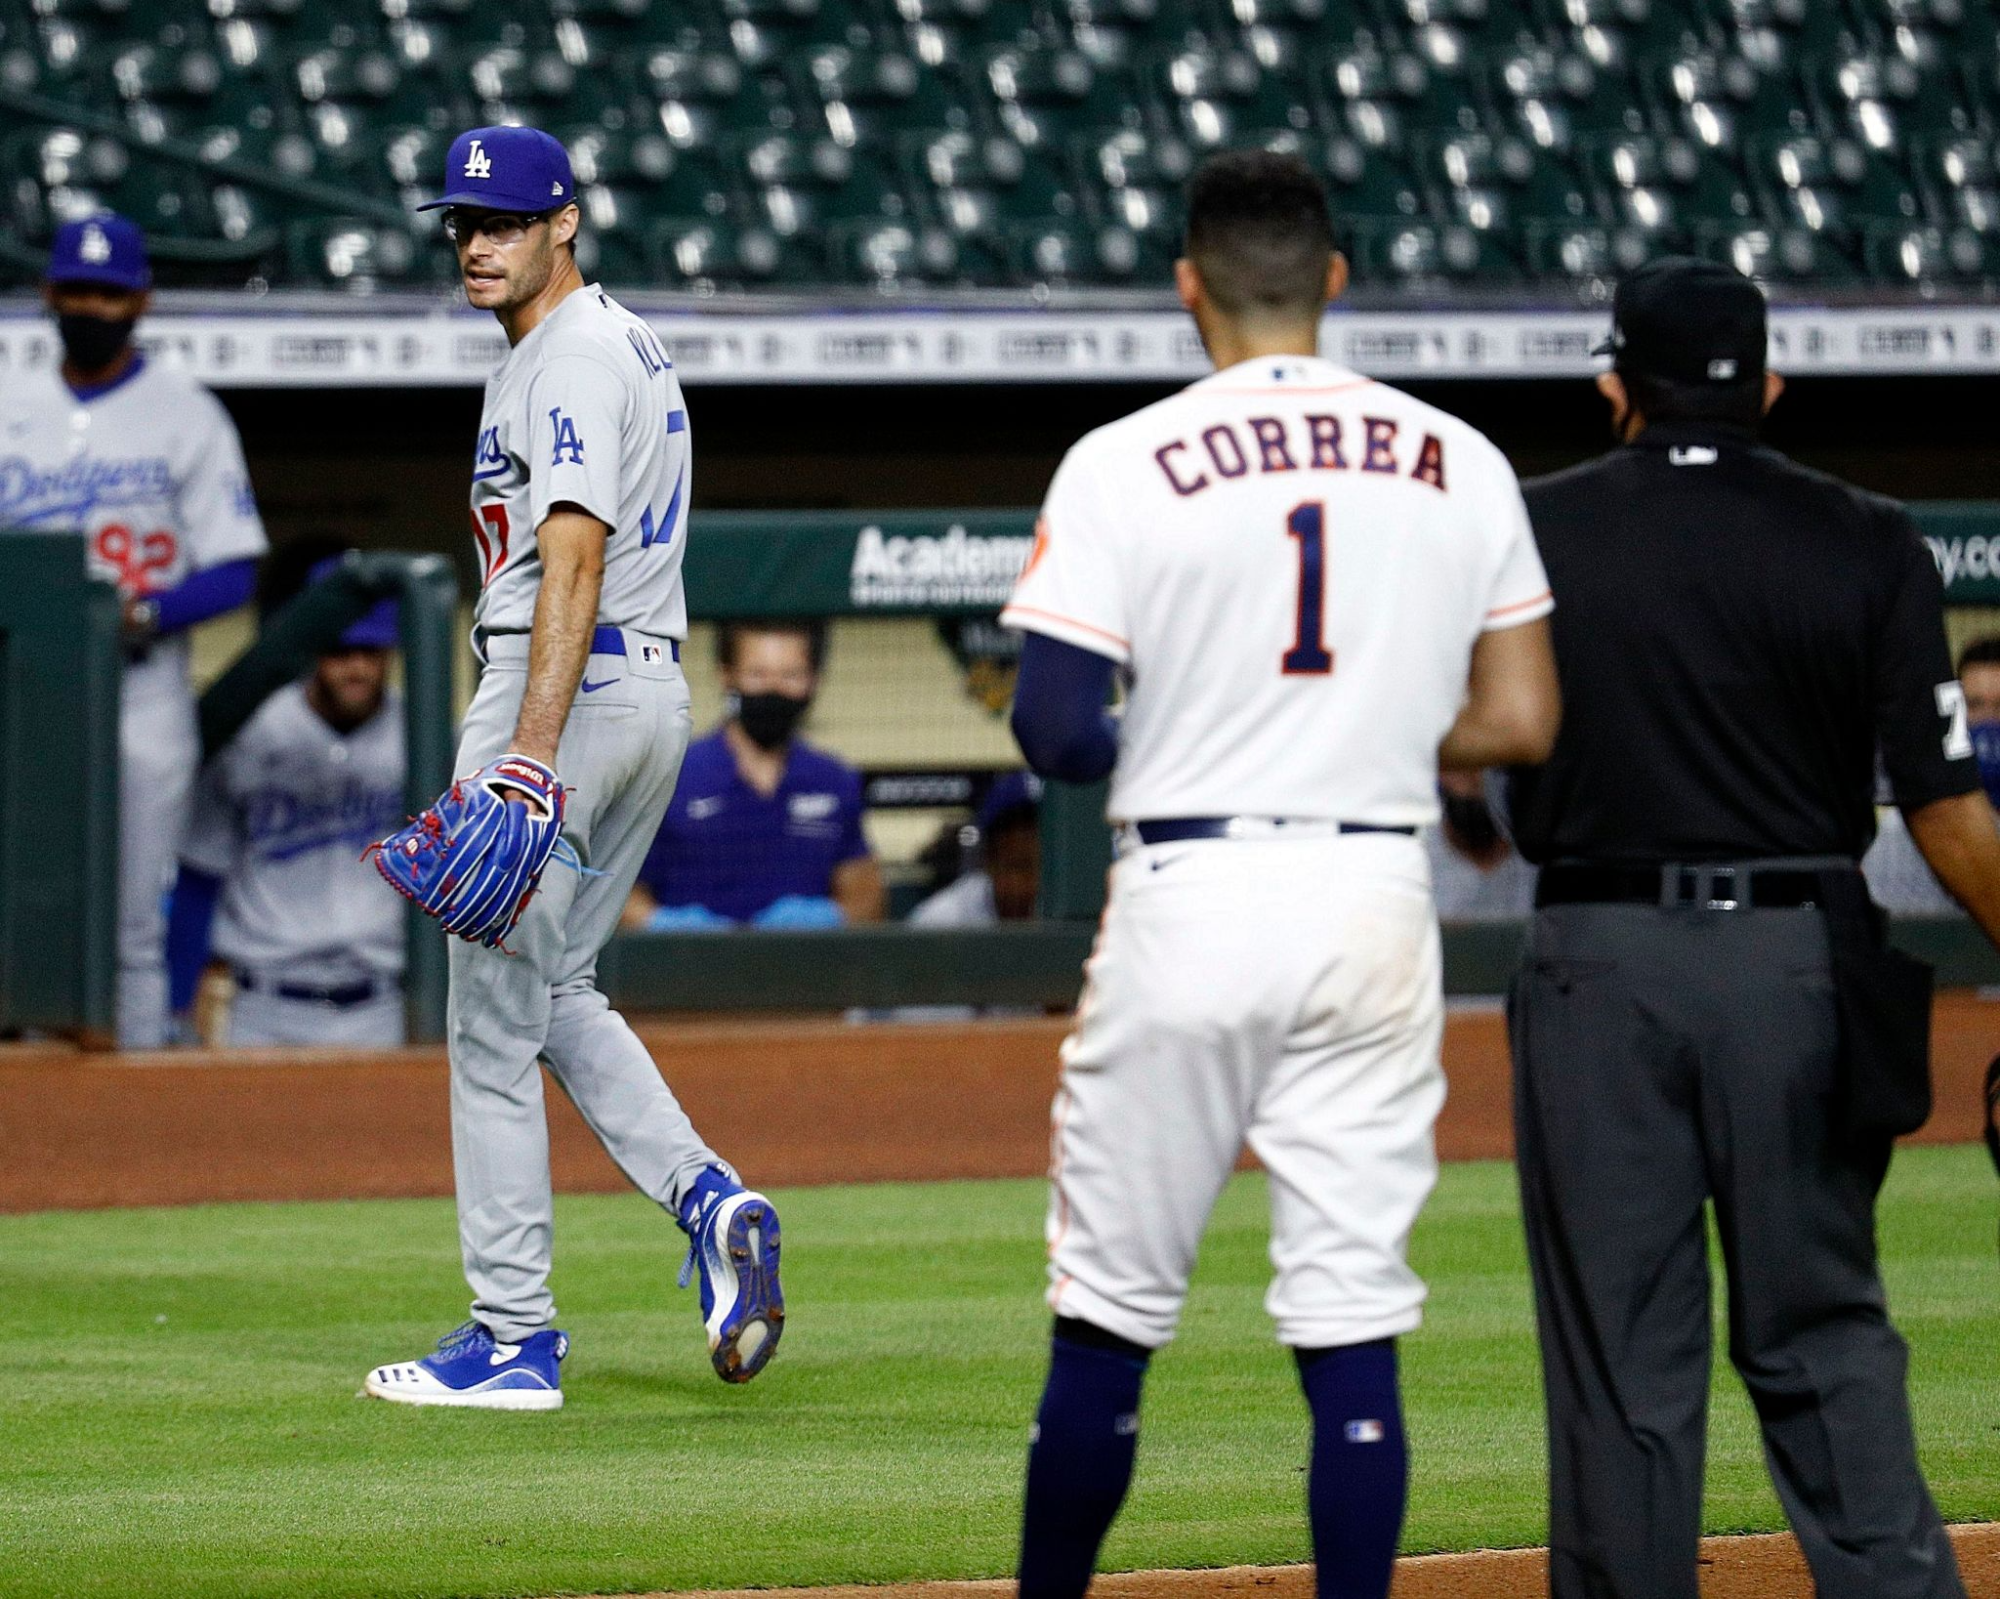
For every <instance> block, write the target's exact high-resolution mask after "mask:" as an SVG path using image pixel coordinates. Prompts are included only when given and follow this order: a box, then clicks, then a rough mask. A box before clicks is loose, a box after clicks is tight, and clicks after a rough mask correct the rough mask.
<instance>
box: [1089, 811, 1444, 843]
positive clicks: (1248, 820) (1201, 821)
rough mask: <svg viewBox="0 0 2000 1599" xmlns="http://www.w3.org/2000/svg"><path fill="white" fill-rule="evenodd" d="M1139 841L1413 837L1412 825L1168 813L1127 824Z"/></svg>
mask: <svg viewBox="0 0 2000 1599" xmlns="http://www.w3.org/2000/svg"><path fill="white" fill-rule="evenodd" d="M1128 825H1129V826H1130V828H1131V830H1132V831H1133V832H1134V833H1136V834H1137V835H1138V838H1139V842H1140V843H1141V844H1185V843H1186V842H1187V841H1188V840H1189V839H1196V838H1239V839H1241V838H1327V837H1332V836H1335V835H1339V834H1347V833H1396V834H1400V835H1401V836H1402V837H1404V838H1413V837H1415V836H1416V831H1417V830H1416V829H1415V828H1414V827H1399V826H1389V825H1384V824H1382V823H1379V822H1337V821H1332V820H1330V819H1328V818H1325V817H1318V816H1170V817H1165V818H1162V819H1159V820H1155V821H1146V822H1132V823H1129V824H1128Z"/></svg>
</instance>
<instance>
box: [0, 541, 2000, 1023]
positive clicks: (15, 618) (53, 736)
mask: <svg viewBox="0 0 2000 1599" xmlns="http://www.w3.org/2000/svg"><path fill="white" fill-rule="evenodd" d="M1913 510H1914V511H1915V513H1916V514H1917V517H1918V520H1919V523H1920V525H1921V527H1922V528H1923V531H1924V534H1925V536H1926V538H1927V539H1928V540H1929V541H1930V543H1931V545H1932V549H1933V552H1934V553H1935V555H1936V557H1937V559H1938V563H1939V567H1940V570H1941V572H1942V573H1943V574H1944V577H1945V580H1946V593H1947V599H1948V602H1949V603H1950V604H1951V605H1952V606H1953V607H1954V608H1955V612H1956V614H1955V615H1954V618H1953V623H1954V625H1953V643H1954V647H1955V648H1956V647H1957V646H1959V645H1961V644H1962V643H1963V636H1964V635H1966V634H1967V633H1969V632H1971V631H1974V630H1977V629H1980V628H1982V627H1983V626H1984V624H1985V622H1986V620H1987V619H1985V618H1980V617H1978V616H1977V615H1976V614H1974V613H1975V611H1976V609H1978V608H1984V607H1989V606H1994V605H1996V604H2000V505H1995V504H1983V503H1972V502H1931V503H1928V504H1919V505H1917V506H1914V507H1913ZM1032 526H1033V513H1032V512H1029V511H967V512H959V511H932V512H907V511H906V512H894V513H881V514H870V513H867V512H811V513H788V514H785V515H783V516H779V515H775V514H763V513H750V512H712V513H708V514H707V515H704V516H699V517H697V519H696V521H695V524H694V529H693V536H692V538H691V541H690V544H689V550H688V559H687V581H688V592H689V594H690V596H691V600H692V604H693V607H694V614H695V616H696V618H697V619H698V621H700V622H703V623H715V622H724V621H729V620H737V619H748V618H768V617H796V618H819V619H850V620H851V619H859V618H876V619H884V620H897V621H901V622H904V623H909V624H917V625H919V626H929V627H933V628H935V629H936V633H937V637H938V638H939V639H940V640H944V641H947V642H948V646H949V648H950V649H951V650H952V651H953V653H954V654H956V655H957V656H958V658H959V664H960V666H961V667H963V668H964V670H965V690H964V693H965V697H966V698H967V699H968V700H969V701H978V702H979V703H978V704H977V706H976V708H974V709H972V710H967V708H966V707H965V706H959V707H957V708H956V709H948V710H946V711H944V712H942V713H941V714H942V715H943V716H944V718H945V721H946V724H948V725H949V727H950V728H952V729H954V730H955V731H953V732H952V733H951V735H950V737H949V738H948V739H947V740H946V742H947V743H949V744H950V746H951V748H950V750H949V751H948V753H949V754H950V755H951V756H952V757H953V759H954V760H955V761H956V763H957V766H956V769H955V770H932V769H912V770H908V771H902V772H897V773H892V774H891V775H890V776H889V777H888V778H887V779H886V780H885V781H884V783H883V784H881V785H879V786H880V787H881V790H882V792H884V793H885V794H886V793H890V792H892V791H900V792H905V793H916V794H920V795H921V794H926V793H928V794H930V795H931V796H932V797H933V798H937V797H942V798H943V799H944V800H946V801H947V803H949V802H950V801H951V800H952V797H953V795H954V794H955V793H957V792H958V790H957V789H955V788H954V786H953V785H954V784H956V785H958V787H959V788H960V789H962V788H963V786H964V784H965V783H966V782H967V780H968V772H967V768H975V769H976V768H980V767H985V768H988V769H999V768H1004V767H1007V766H1012V765H1017V764H1018V756H1017V755H1015V753H1014V752H1013V749H1012V745H1011V741H1010V740H1009V739H1008V737H1007V734H1006V728H1005V719H1004V708H1005V700H1006V690H1007V688H1008V686H1009V680H1008V678H1007V676H1006V673H1005V671H1004V667H1003V664H1002V663H1004V657H1005V646H1004V641H1001V640H996V639H995V638H994V637H993V636H992V635H994V634H996V633H997V632H998V630H997V629H996V628H994V627H993V625H992V623H993V618H994V617H995V615H996V614H997V612H998V611H999V609H1000V606H1001V605H1002V604H1003V603H1004V601H1005V599H1006V596H1007V593H1008V591H1009V590H1010V589H1011V587H1012V584H1013V580H1014V577H1015V574H1016V573H1017V572H1018V570H1019V568H1020V565H1021V563H1022V562H1023V561H1024V560H1025V559H1026V556H1027V552H1028V549H1029V546H1030V543H1031V539H1032ZM389 594H395V595H397V596H398V597H399V598H400V599H401V601H402V653H403V690H404V696H405V708H406V715H407V718H408V727H407V731H408V738H409V751H410V770H409V782H408V803H409V808H410V809H411V811H412V812H414V811H416V810H418V809H421V808H422V807H423V806H424V805H426V804H428V803H429V801H430V800H431V799H432V798H433V797H434V796H435V795H436V794H437V793H438V792H439V791H440V790H441V789H442V788H443V787H444V785H445V784H446V783H447V782H448V781H449V780H450V777H451V775H452V773H451V757H452V748H453V741H454V737H455V730H456V719H457V712H458V711H459V710H461V709H462V708H463V705H464V703H465V700H466V698H467V697H468V696H469V690H470V685H469V681H461V679H466V678H467V677H468V673H469V658H468V657H467V656H466V654H465V651H464V641H463V639H462V638H461V637H460V636H459V634H460V633H461V632H462V623H463V606H462V603H461V595H460V592H459V585H458V583H457V581H456V579H455V577H454V574H453V572H452V569H451V566H450V563H448V562H447V561H445V560H443V559H442V558H440V557H437V556H430V555H425V556H409V555H397V554H391V553H381V552H371V553H367V554H356V555H352V556H350V557H349V558H348V561H347V563H346V564H345V566H344V567H343V568H342V569H341V570H340V571H339V573H338V574H337V575H336V577H335V579H334V580H333V581H331V582H329V583H325V584H321V585H319V586H318V587H316V588H314V589H312V590H309V591H308V592H307V593H305V594H303V595H301V596H300V597H299V598H298V599H297V600H295V601H294V602H293V603H292V604H291V605H290V606H288V607H287V608H286V609H285V610H283V611H281V612H279V613H278V614H277V615H276V616H274V617H273V618H271V619H270V621H269V622H268V624H267V625H266V626H265V627H264V629H263V631H262V633H261V634H260V635H258V637H257V639H256V641H255V642H254V644H252V645H251V647H250V648H249V649H247V650H246V651H244V652H243V653H242V654H241V656H240V657H239V658H238V659H237V660H236V661H235V662H234V664H233V665H231V666H230V667H229V669H228V670H227V671H225V672H224V673H223V674H222V675H221V676H220V677H219V678H218V679H217V680H216V681H215V682H214V683H213V684H212V685H211V686H210V687H209V688H208V690H207V691H206V693H205V694H204V695H203V698H202V701H201V723H202V739H203V748H204V750H205V751H211V752H212V751H213V750H215V749H219V748H220V747H221V746H222V745H223V744H225V743H226V742H227V741H228V739H229V737H230V736H231V735H232V734H233V733H234V732H235V730H236V729H237V728H239V727H240V726H242V724H243V723H244V721H246V720H247V719H248V718H249V716H250V715H251V714H252V712H254V711H255V709H256V707H257V706H258V705H259V704H261V703H262V702H263V699H264V698H265V697H266V696H267V695H268V694H270V693H271V692H272V691H273V690H275V689H276V688H278V687H279V686H281V685H282V684H284V683H286V682H288V681H290V680H291V679H293V678H294V677H296V676H297V675H299V674H300V673H301V672H302V671H304V670H305V669H306V668H307V667H308V665H309V664H310V662H311V660H312V658H313V656H314V655H315V654H316V653H317V651H318V649H319V648H320V646H321V645H322V644H323V643H325V642H326V641H329V640H331V639H332V638H334V637H335V636H337V635H338V634H339V632H340V631H341V630H342V629H343V628H344V627H346V626H347V625H348V624H349V623H350V622H351V621H352V620H353V619H354V618H355V617H357V616H358V615H360V614H361V612H362V611H363V610H365V609H366V608H367V607H368V606H369V605H371V604H372V603H374V601H375V600H377V599H379V598H381V597H383V596H385V595H389ZM982 652H983V653H982ZM691 656H692V652H691ZM975 657H977V658H975ZM119 661H120V657H119V645H118V606H117V603H116V597H115V594H114V593H113V591H112V590H111V589H110V588H109V587H108V586H106V585H104V584H101V583H96V582H93V581H91V580H89V578H88V576H87V573H86V568H85V560H84V549H83V543H82V540H81V539H80V538H79V537H77V536H74V535H62V534H48V533H34V534H8V535H7V536H5V537H0V1029H35V1030H38V1031H44V1032H51V1033H59V1034H66V1035H72V1036H75V1037H78V1038H81V1039H83V1040H85V1041H86V1042H99V1041H103V1040H105V1039H108V1038H109V1036H110V1032H111V1026H110V1023H111V1016H112V996H113V987H114V975H115V971H114V962H115V951H114V931H115V919H116V918H115V906H116V898H117V859H116V855H117V838H118V813H117V784H116V783H115V781H113V780H111V778H110V776H109V774H110V773H112V772H114V771H115V770H116V765H117V746H118V671H119ZM691 675H692V673H691ZM863 687H864V689H866V688H867V687H869V685H863ZM875 689H876V692H875V696H874V698H875V700H876V701H878V702H879V703H868V715H869V716H870V717H872V718H874V719H876V720H878V721H879V722H880V723H882V724H883V725H884V726H885V727H891V728H893V726H894V725H895V723H896V722H897V720H898V719H899V717H904V716H906V715H907V714H908V713H907V709H906V707H905V706H904V705H902V704H901V703H900V701H899V700H898V698H897V695H896V694H895V692H893V687H892V686H891V685H889V684H886V683H884V684H878V685H875ZM859 698H860V699H861V700H862V701H863V703H867V697H866V695H865V694H863V695H862V696H859ZM853 736H854V737H855V738H857V739H859V740H860V741H862V742H863V743H865V742H866V740H867V734H866V731H865V729H864V730H862V731H860V732H857V733H854V734H853ZM842 753H846V751H845V750H842ZM971 775H972V777H973V778H974V779H976V776H977V773H976V770H975V771H974V772H973V773H972V774H971ZM1103 803H1104V797H1103V792H1102V790H1101V788H1071V787H1067V786H1065V785H1061V784H1051V785H1050V786H1049V790H1048V793H1047V795H1046V796H1045V798H1044V801H1043V805H1042V868H1041V871H1042V876H1041V896H1040V905H1039V916H1038V918H1037V919H1036V920H1035V921H1032V922H1028V923H1016V924H1011V925H1007V924H1003V925H996V926H992V927H984V928H970V929H957V930H933V929H923V928H915V927H908V926H904V925H900V924H897V923H889V924H885V925H881V926H873V927H856V928H849V929H842V930H839V931H832V932H775V931H760V930H750V929H740V930H736V931H733V932H730V933H727V934H722V935H716V934H712V933H696V934H688V933H641V934H625V935H621V936H620V937H618V938H616V939H614V940H613V942H612V943H611V945H610V946H609V947H608V948H607V949H606V951H605V953H604V956H603V958H602V960H601V961H600V964H599V972H600V979H601V981H602V984H603V986H604V987H605V989H606V991H607V992H608V993H609V994H610V996H611V998H612V1001H613V1003H614V1004H616V1005H618V1006H619V1007H621V1008H623V1009H627V1010H631V1011H641V1012H643V1011H701V1012H710V1013H713V1012H719V1011H756V1012H771V1011H788V1010H789V1011H819V1012H826V1011H842V1010H848V1009H862V1010H887V1009H891V1008H894V1007H902V1006H935V1005H958V1006H977V1007H1000V1008H1009V1009H1024V1010H1041V1009H1051V1008H1056V1009H1059V1008H1066V1007H1067V1006H1069V1005H1070V1004H1072V1003H1073V1002H1074V1000H1075V998H1076V994H1077V990H1078V986H1079V983H1080V972H1081V967H1082V963H1083V960H1084V958H1085V956H1086V955H1087V954H1088V952H1089V948H1090V943H1091V939H1092V936H1093V934H1094V931H1095V924H1096V920H1097V916H1098V912H1099V910H1100V908H1101V905H1102V901H1103V883H1104V870H1105V867H1106V865H1107V864H1108V861H1109V858H1110V838H1109V834H1108V832H1107V830H1106V828H1105V826H1104V823H1103ZM409 936H410V965H409V976H408V982H407V995H408V1005H409V1020H410V1036H411V1039H412V1040H413V1041H435V1040H437V1039H439V1038H441V1037H442V1035H443V1021H444V947H443V943H442V940H441V938H440V937H439V935H438V934H437V932H436V930H435V928H434V927H432V926H431V924H430V923H429V922H428V921H426V920H424V919H423V918H422V917H421V916H420V915H419V914H418V913H417V912H415V911H414V910H412V911H411V912H410V913H409ZM1896 939H1897V942H1898V943H1899V944H1901V945H1902V946H1903V947H1905V948H1906V949H1908V950H1909V951H1910V952H1911V953H1913V954H1916V955H1918V956H1920V957H1921V958H1923V959H1925V960H1927V961H1930V962H1931V963H1932V964H1933V965H1935V966H1936V967H1937V970H1938V981H1939V983H1940V985H1941V986H1943V987H1948V988H1950V987H1974V986H1980V985H1986V984H1993V983H2000V957H1996V955H1995V954H1994V953H1993V951H1992V950H1991V949H1990V948H1989V947H1988V946H1987V944H1986V942H1985V940H1984V939H1983V938H1982V937H1980V935H1979V934H1978V932H1977V931H1976V929H1974V928H1973V927H1972V926H1971V924H1970V923H1969V922H1967V921H1966V920H1964V919H1963V918H1957V917H1944V918H1935V919H1909V920H1903V921H1900V922H1899V923H1898V925H1897V929H1896ZM1519 940H1520V928H1519V927H1518V925H1516V924H1512V923H1479V924H1462V925H1453V924H1447V926H1446V928H1445V985H1446V990H1447V992H1448V993H1453V994H1492V993H1497V992H1501V991H1504V989H1505V988H1506V986H1507V982H1508V979H1509V976H1510V974H1511V971H1512V968H1513V964H1514V960H1515V956H1516V952H1517V950H1518V948H1519Z"/></svg>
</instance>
